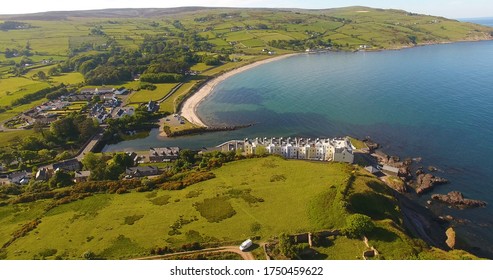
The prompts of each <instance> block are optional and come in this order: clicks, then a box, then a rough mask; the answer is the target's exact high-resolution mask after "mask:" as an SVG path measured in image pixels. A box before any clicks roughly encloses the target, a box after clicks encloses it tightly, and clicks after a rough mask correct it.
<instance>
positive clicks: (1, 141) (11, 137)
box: [0, 130, 34, 147]
mask: <svg viewBox="0 0 493 280" xmlns="http://www.w3.org/2000/svg"><path fill="white" fill-rule="evenodd" d="M33 134H34V131H32V130H16V131H2V132H0V147H6V146H9V145H10V144H11V143H12V142H13V141H14V142H15V143H18V142H19V141H20V140H19V139H24V138H26V137H28V136H31V135H33Z"/></svg>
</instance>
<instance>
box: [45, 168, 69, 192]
mask: <svg viewBox="0 0 493 280" xmlns="http://www.w3.org/2000/svg"><path fill="white" fill-rule="evenodd" d="M73 183H74V182H73V181H72V176H71V175H70V174H69V173H67V172H65V171H63V170H58V171H56V172H55V174H54V175H53V177H51V178H50V180H49V181H48V184H49V186H50V188H52V189H57V188H63V187H67V186H70V185H72V184H73Z"/></svg>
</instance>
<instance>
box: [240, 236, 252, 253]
mask: <svg viewBox="0 0 493 280" xmlns="http://www.w3.org/2000/svg"><path fill="white" fill-rule="evenodd" d="M252 245H253V241H252V240H251V239H247V240H245V241H243V243H241V245H240V250H241V251H245V250H246V249H248V248H250V246H252Z"/></svg>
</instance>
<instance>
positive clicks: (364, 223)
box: [344, 214, 375, 238]
mask: <svg viewBox="0 0 493 280" xmlns="http://www.w3.org/2000/svg"><path fill="white" fill-rule="evenodd" d="M374 228H375V225H374V224H373V221H372V220H371V218H370V217H368V216H366V215H363V214H354V215H351V216H349V217H347V218H346V228H345V229H344V233H345V234H346V235H347V236H348V237H350V238H359V237H361V236H363V235H365V234H368V233H370V232H371V231H372V230H373V229H374Z"/></svg>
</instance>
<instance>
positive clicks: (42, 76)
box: [36, 71, 48, 81]
mask: <svg viewBox="0 0 493 280" xmlns="http://www.w3.org/2000/svg"><path fill="white" fill-rule="evenodd" d="M36 75H37V76H38V79H40V80H41V81H45V80H46V79H48V76H46V73H45V72H43V71H38V73H36Z"/></svg>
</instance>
